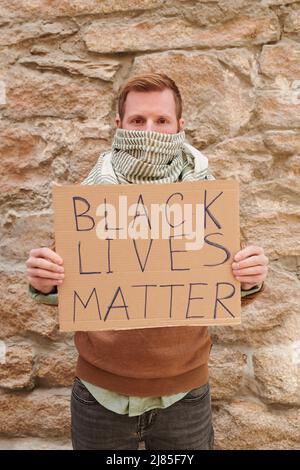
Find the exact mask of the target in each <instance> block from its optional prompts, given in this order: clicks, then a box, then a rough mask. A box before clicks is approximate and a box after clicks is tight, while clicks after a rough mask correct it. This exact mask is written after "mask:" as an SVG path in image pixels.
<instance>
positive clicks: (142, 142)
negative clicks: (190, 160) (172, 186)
mask: <svg viewBox="0 0 300 470" xmlns="http://www.w3.org/2000/svg"><path fill="white" fill-rule="evenodd" d="M184 140H185V133H184V132H179V133H178V134H162V133H159V132H154V131H128V130H125V129H117V131H116V133H115V137H114V139H113V143H112V166H113V169H114V171H115V173H116V175H117V178H118V180H119V182H120V183H151V182H156V183H173V182H174V181H178V179H179V175H180V174H181V172H182V170H183V167H184V158H183V152H182V146H183V142H184Z"/></svg>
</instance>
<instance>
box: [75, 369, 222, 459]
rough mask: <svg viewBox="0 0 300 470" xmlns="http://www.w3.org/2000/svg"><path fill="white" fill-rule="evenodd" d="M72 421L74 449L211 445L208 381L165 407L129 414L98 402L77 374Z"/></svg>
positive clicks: (169, 447) (175, 447)
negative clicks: (119, 412) (142, 443)
mask: <svg viewBox="0 0 300 470" xmlns="http://www.w3.org/2000/svg"><path fill="white" fill-rule="evenodd" d="M71 421H72V428H71V432H72V445H73V449H74V450H96V449H97V450H98V449H99V450H100V449H102V450H137V449H138V448H139V442H142V441H144V444H145V449H147V450H148V449H149V450H183V449H186V450H209V449H213V440H214V431H213V426H212V415H211V399H210V388H209V384H206V385H203V386H201V387H199V388H195V389H193V390H192V391H191V392H189V393H188V394H187V395H185V396H184V397H183V398H182V399H181V400H179V401H177V402H176V403H174V404H173V405H171V406H169V407H168V408H164V409H158V408H156V409H153V410H150V411H147V412H145V413H143V414H142V415H140V416H133V417H129V416H128V415H121V414H118V413H114V412H113V411H110V410H108V409H106V408H105V407H104V406H102V405H100V403H98V402H97V400H96V399H95V398H94V397H93V395H91V393H90V392H89V391H88V390H87V388H86V387H85V386H84V385H83V383H82V382H81V381H80V379H79V378H77V377H76V378H75V381H74V385H73V389H72V394H71Z"/></svg>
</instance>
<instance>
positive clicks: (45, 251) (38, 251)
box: [29, 247, 63, 264]
mask: <svg viewBox="0 0 300 470" xmlns="http://www.w3.org/2000/svg"><path fill="white" fill-rule="evenodd" d="M29 255H30V256H32V257H34V258H47V259H49V260H51V261H52V262H53V263H57V264H63V259H62V258H61V256H59V255H58V254H57V253H56V252H55V251H53V250H50V248H46V247H43V248H34V249H33V250H31V251H30V253H29Z"/></svg>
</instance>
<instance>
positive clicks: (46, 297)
mask: <svg viewBox="0 0 300 470" xmlns="http://www.w3.org/2000/svg"><path fill="white" fill-rule="evenodd" d="M28 294H29V295H30V297H31V298H32V299H33V300H35V301H36V302H38V303H40V304H46V305H58V293H57V287H56V286H54V288H53V289H52V291H51V292H50V293H49V294H43V293H42V292H40V291H38V290H37V289H35V288H34V287H32V285H31V284H29V286H28Z"/></svg>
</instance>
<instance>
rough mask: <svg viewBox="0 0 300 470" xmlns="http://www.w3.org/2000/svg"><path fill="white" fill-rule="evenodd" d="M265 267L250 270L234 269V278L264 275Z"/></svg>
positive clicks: (254, 267) (255, 267)
mask: <svg viewBox="0 0 300 470" xmlns="http://www.w3.org/2000/svg"><path fill="white" fill-rule="evenodd" d="M265 272H266V268H265V266H253V267H251V268H243V269H234V270H233V274H234V276H258V275H259V274H265Z"/></svg>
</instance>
